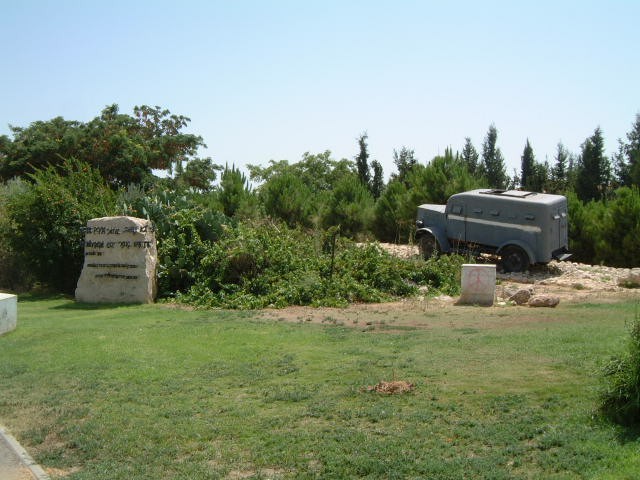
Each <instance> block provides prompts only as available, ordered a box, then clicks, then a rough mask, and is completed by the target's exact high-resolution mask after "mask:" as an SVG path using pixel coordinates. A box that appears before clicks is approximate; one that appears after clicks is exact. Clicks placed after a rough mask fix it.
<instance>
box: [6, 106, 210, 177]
mask: <svg viewBox="0 0 640 480" xmlns="http://www.w3.org/2000/svg"><path fill="white" fill-rule="evenodd" d="M188 123H189V119H188V118H187V117H184V116H181V115H172V114H171V113H170V112H169V110H163V109H161V108H160V107H148V106H146V105H143V106H140V107H135V108H134V111H133V115H126V114H121V113H119V111H118V106H117V105H115V104H114V105H110V106H108V107H106V108H105V109H104V110H103V111H102V112H101V114H100V116H98V117H96V118H94V119H93V120H91V121H89V122H87V123H82V122H77V121H68V120H64V119H63V118H62V117H56V118H54V119H52V120H49V121H38V122H34V123H32V124H31V125H30V126H29V127H27V128H20V127H11V131H12V134H13V139H12V140H6V138H5V140H3V141H2V142H0V150H1V151H0V179H8V178H11V177H14V176H22V175H25V174H27V173H30V172H33V171H34V170H35V169H38V168H44V167H47V166H48V165H60V164H62V162H63V161H64V159H69V158H72V157H73V158H81V159H83V161H85V162H87V163H89V164H90V165H91V166H92V167H93V168H96V169H98V170H99V171H100V173H101V174H102V176H103V177H104V178H105V179H106V180H107V181H108V182H109V183H110V184H112V185H115V186H123V185H128V184H129V183H140V182H143V181H146V180H148V179H150V178H151V176H152V169H161V170H169V171H171V169H172V168H173V167H174V166H176V165H180V164H182V162H187V161H188V160H190V159H191V157H192V156H193V155H195V154H196V152H197V150H198V148H199V147H200V146H202V145H204V144H203V142H202V138H201V137H199V136H196V135H191V134H185V133H183V132H182V129H183V128H184V127H186V126H187V124H188Z"/></svg>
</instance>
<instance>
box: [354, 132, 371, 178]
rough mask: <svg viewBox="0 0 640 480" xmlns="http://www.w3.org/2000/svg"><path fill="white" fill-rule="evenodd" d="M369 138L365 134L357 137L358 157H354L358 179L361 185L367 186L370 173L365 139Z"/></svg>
mask: <svg viewBox="0 0 640 480" xmlns="http://www.w3.org/2000/svg"><path fill="white" fill-rule="evenodd" d="M368 138H369V136H368V135H367V132H364V133H362V134H361V135H360V136H359V137H358V148H359V151H358V155H356V158H355V161H356V169H357V173H358V178H359V179H360V182H361V183H362V184H363V185H367V186H368V185H369V184H370V182H371V172H370V171H369V147H368V145H367V139H368Z"/></svg>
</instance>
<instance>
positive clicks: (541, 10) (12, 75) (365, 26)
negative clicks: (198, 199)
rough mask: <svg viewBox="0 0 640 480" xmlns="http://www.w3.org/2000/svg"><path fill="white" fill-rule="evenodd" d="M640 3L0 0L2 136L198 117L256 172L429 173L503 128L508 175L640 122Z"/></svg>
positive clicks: (194, 129) (218, 157)
mask: <svg viewBox="0 0 640 480" xmlns="http://www.w3.org/2000/svg"><path fill="white" fill-rule="evenodd" d="M638 19H640V1H639V0H627V1H623V0H610V1H607V2H604V1H597V2H596V1H590V0H583V1H563V0H555V1H547V0H540V1H535V2H532V1H529V2H521V1H491V0H488V1H482V2H478V1H463V0H460V1H455V2H442V1H437V2H436V1H427V0H424V1H418V0H415V1H411V0H394V1H391V0H389V1H379V0H317V1H316V0H299V1H285V0H262V1H259V0H227V1H222V0H209V1H193V0H183V1H180V2H176V1H171V2H169V1H165V0H154V1H150V0H126V1H122V0H110V1H103V0H99V1H98V0H46V1H45V0H0V45H1V50H0V51H1V52H2V53H1V57H2V60H1V62H0V135H3V134H7V135H10V130H9V125H14V126H20V127H26V126H28V125H29V124H30V123H31V122H34V121H38V120H49V119H51V118H54V117H57V116H62V117H64V118H65V119H67V120H78V121H89V120H91V119H92V118H94V117H96V116H98V115H99V114H100V112H101V110H102V109H103V108H105V107H106V106H107V105H111V104H114V103H115V104H118V105H119V108H120V111H121V112H123V113H129V114H131V113H132V112H133V107H134V106H136V105H151V106H155V105H157V106H161V107H163V108H167V109H169V110H170V111H171V113H174V114H179V115H184V116H187V117H189V118H190V119H191V122H190V124H189V126H188V128H187V129H186V131H187V132H189V133H194V134H197V135H200V136H202V137H203V139H204V142H205V143H206V145H207V148H206V149H204V148H203V149H202V150H201V151H200V152H199V155H200V156H202V157H211V158H212V159H213V160H214V162H215V163H218V164H223V165H224V164H225V163H226V164H229V165H232V164H234V165H236V166H239V167H244V166H245V165H246V164H254V165H267V164H268V162H269V160H289V162H291V163H293V162H296V161H298V160H300V159H301V157H302V155H303V153H305V152H310V153H320V152H324V151H325V150H330V151H331V152H332V156H333V158H335V159H341V158H348V159H353V158H354V157H355V155H356V154H357V153H358V146H357V138H358V137H359V136H360V135H361V134H362V133H364V132H366V133H367V134H368V138H369V140H368V144H369V153H370V155H371V157H370V158H371V159H377V160H378V161H380V163H381V164H382V165H383V168H384V172H385V176H386V177H388V176H389V174H390V173H392V172H393V171H394V164H393V151H394V149H395V150H400V148H401V147H403V146H406V147H407V148H410V149H413V150H414V151H415V155H416V157H417V158H418V160H419V161H420V162H422V163H427V162H428V161H429V160H431V159H432V158H433V157H434V156H436V155H438V154H443V153H444V150H445V148H447V147H451V148H452V149H453V150H454V151H456V150H461V149H462V147H463V145H464V141H465V138H466V137H470V138H471V140H472V142H473V144H474V146H475V147H476V149H477V150H478V151H481V148H482V142H483V140H484V137H485V136H486V133H487V130H488V128H489V126H490V125H491V124H495V126H496V128H497V129H498V142H497V143H498V146H499V147H500V149H501V150H502V152H503V155H504V157H505V162H506V166H507V173H508V174H509V175H510V176H511V175H512V174H513V170H514V169H517V170H519V169H520V157H521V155H522V151H523V149H524V145H525V142H526V140H527V139H529V141H530V142H531V145H532V147H533V150H534V153H535V155H536V159H537V160H538V161H544V160H545V159H547V160H548V161H549V162H550V163H553V160H554V156H555V152H556V147H557V144H558V142H562V143H563V144H564V145H565V147H566V148H567V149H568V150H569V151H571V152H574V153H579V151H580V145H581V144H582V143H583V142H584V140H585V139H586V138H587V137H589V136H591V135H592V134H593V132H594V130H595V129H596V128H597V127H598V126H599V127H600V128H601V129H602V131H603V133H604V138H605V146H606V151H607V154H611V153H613V152H614V151H616V150H617V145H618V139H619V138H623V139H624V138H625V136H626V134H627V132H629V131H630V130H631V125H632V123H633V122H634V120H635V116H636V114H638V113H639V112H640V61H639V59H640V36H639V35H638Z"/></svg>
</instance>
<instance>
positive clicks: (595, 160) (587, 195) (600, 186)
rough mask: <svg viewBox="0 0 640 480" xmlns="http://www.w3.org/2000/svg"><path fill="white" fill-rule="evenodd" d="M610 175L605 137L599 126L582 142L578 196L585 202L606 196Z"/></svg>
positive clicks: (577, 178) (577, 179)
mask: <svg viewBox="0 0 640 480" xmlns="http://www.w3.org/2000/svg"><path fill="white" fill-rule="evenodd" d="M610 177H611V164H610V162H609V159H608V158H607V157H606V156H605V155H604V138H603V136H602V130H601V129H600V127H598V128H596V129H595V131H594V132H593V135H592V136H591V137H589V138H587V139H586V140H585V141H584V143H583V144H582V153H581V155H580V158H579V159H578V171H577V176H576V182H575V190H576V194H577V195H578V198H579V199H580V200H582V201H584V202H588V201H590V200H602V199H603V198H606V196H607V194H608V191H609V182H610Z"/></svg>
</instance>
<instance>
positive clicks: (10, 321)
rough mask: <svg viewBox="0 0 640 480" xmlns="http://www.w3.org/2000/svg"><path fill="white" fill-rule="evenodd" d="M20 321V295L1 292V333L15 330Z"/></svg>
mask: <svg viewBox="0 0 640 480" xmlns="http://www.w3.org/2000/svg"><path fill="white" fill-rule="evenodd" d="M17 323H18V297H16V296H15V295H11V294H9V293H0V335H2V334H3V333H7V332H10V331H11V330H15V328H16V325H17Z"/></svg>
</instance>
